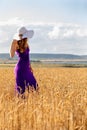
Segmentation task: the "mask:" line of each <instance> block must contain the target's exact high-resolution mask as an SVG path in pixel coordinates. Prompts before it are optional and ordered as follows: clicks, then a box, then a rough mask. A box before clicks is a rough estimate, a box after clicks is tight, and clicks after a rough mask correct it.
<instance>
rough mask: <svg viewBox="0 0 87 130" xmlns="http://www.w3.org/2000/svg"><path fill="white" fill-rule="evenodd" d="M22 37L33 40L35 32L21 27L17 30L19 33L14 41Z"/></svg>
mask: <svg viewBox="0 0 87 130" xmlns="http://www.w3.org/2000/svg"><path fill="white" fill-rule="evenodd" d="M20 35H22V36H21V38H22V39H23V38H32V37H33V35H34V31H33V30H27V29H26V28H25V27H21V28H18V29H17V33H16V34H15V35H14V37H13V39H14V40H20V39H21V38H20Z"/></svg>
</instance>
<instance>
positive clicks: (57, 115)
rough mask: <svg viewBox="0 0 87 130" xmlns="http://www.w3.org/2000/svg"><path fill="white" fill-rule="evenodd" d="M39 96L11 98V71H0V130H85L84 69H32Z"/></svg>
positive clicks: (86, 84)
mask: <svg viewBox="0 0 87 130" xmlns="http://www.w3.org/2000/svg"><path fill="white" fill-rule="evenodd" d="M33 70H34V75H35V77H36V79H37V81H38V84H39V93H37V92H35V91H34V92H30V93H28V92H27V90H26V93H25V95H26V98H25V99H22V98H18V97H17V96H16V95H15V89H14V85H15V77H14V72H13V71H14V68H13V67H0V130H87V68H64V67H63V68H61V67H56V68H55V67H50V68H49V67H34V68H33Z"/></svg>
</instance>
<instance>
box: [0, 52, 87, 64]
mask: <svg viewBox="0 0 87 130" xmlns="http://www.w3.org/2000/svg"><path fill="white" fill-rule="evenodd" d="M17 60H18V57H17V56H16V55H15V56H14V58H10V55H9V53H0V64H9V63H10V64H12V63H16V62H17ZM30 61H31V62H32V63H42V64H54V65H62V66H74V65H75V66H87V57H86V56H85V57H84V56H78V55H72V54H43V53H30Z"/></svg>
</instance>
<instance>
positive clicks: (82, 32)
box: [48, 23, 87, 40]
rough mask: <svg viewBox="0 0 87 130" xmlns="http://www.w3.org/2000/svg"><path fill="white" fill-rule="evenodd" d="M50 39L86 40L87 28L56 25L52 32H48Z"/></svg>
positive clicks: (74, 25) (73, 25)
mask: <svg viewBox="0 0 87 130" xmlns="http://www.w3.org/2000/svg"><path fill="white" fill-rule="evenodd" d="M48 37H49V39H50V40H57V39H66V38H67V39H70V38H76V37H77V38H78V37H83V38H84V37H87V28H84V27H82V26H81V25H76V24H64V23H62V24H61V25H60V26H58V25H54V26H53V28H52V30H51V31H50V32H48Z"/></svg>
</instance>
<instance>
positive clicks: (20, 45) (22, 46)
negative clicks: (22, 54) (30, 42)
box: [18, 38, 27, 51]
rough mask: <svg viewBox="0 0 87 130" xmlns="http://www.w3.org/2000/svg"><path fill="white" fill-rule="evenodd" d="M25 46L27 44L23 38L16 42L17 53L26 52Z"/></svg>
mask: <svg viewBox="0 0 87 130" xmlns="http://www.w3.org/2000/svg"><path fill="white" fill-rule="evenodd" d="M26 44H27V38H23V39H21V40H19V41H18V46H19V51H21V50H22V51H25V50H26Z"/></svg>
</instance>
